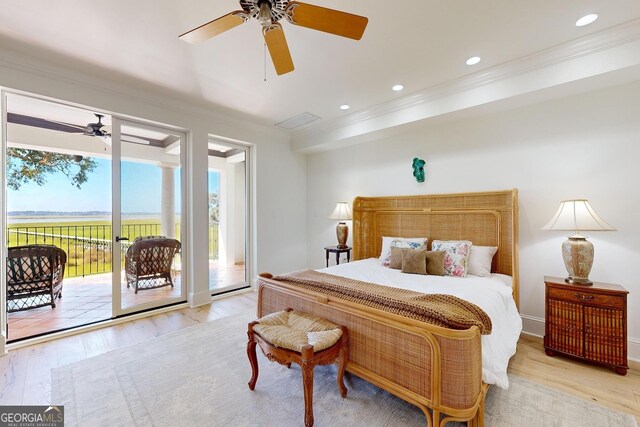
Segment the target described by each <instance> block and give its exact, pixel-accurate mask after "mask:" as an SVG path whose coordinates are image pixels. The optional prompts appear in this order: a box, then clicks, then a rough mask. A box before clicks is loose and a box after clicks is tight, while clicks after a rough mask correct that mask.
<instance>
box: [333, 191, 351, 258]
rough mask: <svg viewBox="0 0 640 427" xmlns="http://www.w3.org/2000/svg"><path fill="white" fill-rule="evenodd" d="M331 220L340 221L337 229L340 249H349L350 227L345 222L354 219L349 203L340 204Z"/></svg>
mask: <svg viewBox="0 0 640 427" xmlns="http://www.w3.org/2000/svg"><path fill="white" fill-rule="evenodd" d="M329 219H334V220H338V221H340V222H339V223H338V226H337V227H336V236H337V237H338V248H340V249H343V248H346V247H347V237H349V227H348V226H347V224H346V223H345V222H344V221H348V220H351V219H352V216H351V209H350V208H349V204H348V203H347V202H338V204H337V205H336V208H335V209H334V210H333V212H332V213H331V215H329Z"/></svg>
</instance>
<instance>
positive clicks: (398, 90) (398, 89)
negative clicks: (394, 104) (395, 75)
mask: <svg viewBox="0 0 640 427" xmlns="http://www.w3.org/2000/svg"><path fill="white" fill-rule="evenodd" d="M402 89H404V86H402V85H393V87H392V88H391V90H393V91H395V92H400V91H401V90H402Z"/></svg>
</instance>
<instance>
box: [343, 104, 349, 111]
mask: <svg viewBox="0 0 640 427" xmlns="http://www.w3.org/2000/svg"><path fill="white" fill-rule="evenodd" d="M349 108H351V107H350V106H349V105H347V104H342V105H341V106H340V109H341V110H348V109H349Z"/></svg>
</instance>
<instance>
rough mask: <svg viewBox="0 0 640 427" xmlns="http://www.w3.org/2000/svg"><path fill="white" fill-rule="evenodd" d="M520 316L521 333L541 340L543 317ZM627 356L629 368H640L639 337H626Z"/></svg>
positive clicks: (534, 339) (535, 339)
mask: <svg viewBox="0 0 640 427" xmlns="http://www.w3.org/2000/svg"><path fill="white" fill-rule="evenodd" d="M520 317H521V318H522V335H524V336H526V337H527V338H528V339H530V340H532V341H540V342H542V340H543V337H544V319H543V318H541V317H535V316H529V315H527V314H521V315H520ZM627 358H628V359H629V367H630V368H633V369H640V339H638V338H627Z"/></svg>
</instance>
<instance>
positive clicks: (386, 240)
mask: <svg viewBox="0 0 640 427" xmlns="http://www.w3.org/2000/svg"><path fill="white" fill-rule="evenodd" d="M394 240H402V241H405V242H413V243H422V244H423V245H426V244H427V238H426V237H382V250H381V251H380V258H379V260H380V262H384V261H385V260H386V259H387V257H388V256H389V255H391V242H393V241H394Z"/></svg>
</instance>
